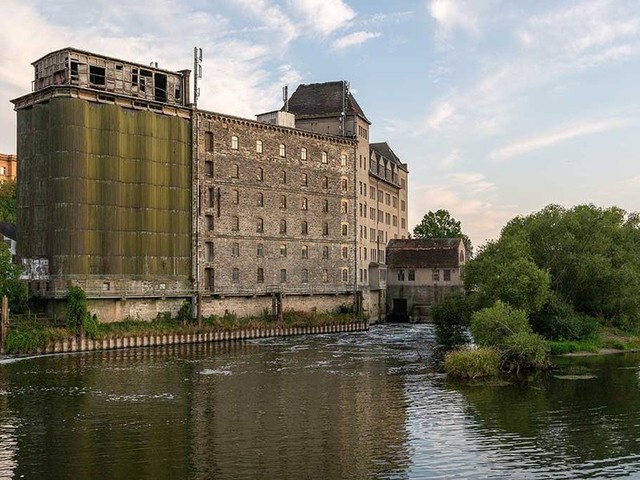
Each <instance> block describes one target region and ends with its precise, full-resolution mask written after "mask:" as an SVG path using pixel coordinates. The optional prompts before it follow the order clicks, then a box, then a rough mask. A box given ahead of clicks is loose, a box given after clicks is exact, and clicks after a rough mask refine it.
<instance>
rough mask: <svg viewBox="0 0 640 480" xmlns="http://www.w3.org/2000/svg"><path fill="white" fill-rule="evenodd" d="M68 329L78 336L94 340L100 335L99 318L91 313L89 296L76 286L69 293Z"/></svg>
mask: <svg viewBox="0 0 640 480" xmlns="http://www.w3.org/2000/svg"><path fill="white" fill-rule="evenodd" d="M67 328H68V329H69V330H70V331H71V332H72V333H74V334H76V335H77V334H80V333H82V334H85V335H87V336H89V337H90V338H94V339H95V338H97V337H98V335H99V326H98V318H97V317H96V316H95V315H91V313H89V310H88V308H87V295H86V294H85V293H84V290H83V289H82V288H80V287H78V286H75V285H74V286H72V287H69V291H68V292H67Z"/></svg>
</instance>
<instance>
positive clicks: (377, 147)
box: [369, 142, 407, 170]
mask: <svg viewBox="0 0 640 480" xmlns="http://www.w3.org/2000/svg"><path fill="white" fill-rule="evenodd" d="M369 148H371V150H373V151H374V152H375V153H376V154H378V155H379V156H381V157H383V158H386V159H387V160H388V161H389V162H391V163H393V164H395V165H396V166H398V167H400V168H402V169H405V170H406V168H407V165H406V164H405V163H402V161H401V160H400V159H399V158H398V156H397V155H396V154H395V152H394V151H393V150H391V147H390V146H389V144H388V143H387V142H376V143H370V144H369Z"/></svg>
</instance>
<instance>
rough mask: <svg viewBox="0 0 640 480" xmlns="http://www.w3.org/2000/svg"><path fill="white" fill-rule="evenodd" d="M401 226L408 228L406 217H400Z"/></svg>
mask: <svg viewBox="0 0 640 480" xmlns="http://www.w3.org/2000/svg"><path fill="white" fill-rule="evenodd" d="M400 227H401V228H403V229H405V228H407V221H406V220H405V219H404V218H401V219H400Z"/></svg>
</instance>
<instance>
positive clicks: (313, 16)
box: [247, 0, 356, 37]
mask: <svg viewBox="0 0 640 480" xmlns="http://www.w3.org/2000/svg"><path fill="white" fill-rule="evenodd" d="M247 1H251V0H247ZM289 5H290V6H291V8H292V9H293V10H294V11H295V12H297V13H298V14H299V15H300V16H301V17H302V18H303V20H304V22H305V24H306V26H307V27H308V28H309V29H311V30H312V31H314V32H316V33H318V34H320V35H322V36H325V37H326V36H328V35H330V34H332V33H334V32H336V31H338V30H341V29H343V28H345V27H347V26H349V25H350V24H351V21H352V20H353V19H354V18H355V17H356V12H355V11H354V10H353V9H352V8H351V7H349V5H347V4H346V3H345V2H343V1H342V0H289Z"/></svg>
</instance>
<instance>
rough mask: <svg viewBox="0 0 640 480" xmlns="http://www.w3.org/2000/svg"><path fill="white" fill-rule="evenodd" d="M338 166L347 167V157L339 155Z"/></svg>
mask: <svg viewBox="0 0 640 480" xmlns="http://www.w3.org/2000/svg"><path fill="white" fill-rule="evenodd" d="M340 165H341V166H343V167H346V166H347V156H346V155H345V154H342V155H340Z"/></svg>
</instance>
